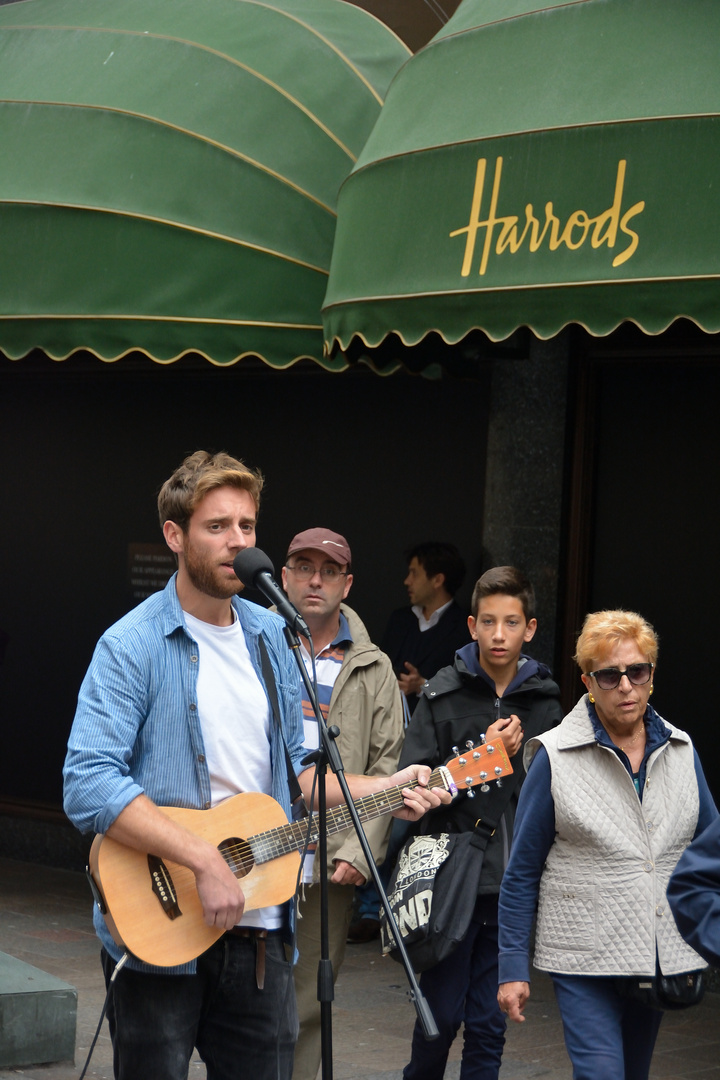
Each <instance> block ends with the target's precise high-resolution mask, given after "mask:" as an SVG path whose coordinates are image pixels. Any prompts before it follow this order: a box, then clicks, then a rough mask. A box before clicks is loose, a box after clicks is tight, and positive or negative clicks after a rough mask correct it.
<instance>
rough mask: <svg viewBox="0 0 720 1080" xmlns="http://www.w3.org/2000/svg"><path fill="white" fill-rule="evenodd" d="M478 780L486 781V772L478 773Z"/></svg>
mask: <svg viewBox="0 0 720 1080" xmlns="http://www.w3.org/2000/svg"><path fill="white" fill-rule="evenodd" d="M480 779H481V780H487V773H486V772H481V773H480Z"/></svg>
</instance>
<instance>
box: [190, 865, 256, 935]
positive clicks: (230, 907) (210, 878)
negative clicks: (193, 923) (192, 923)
mask: <svg viewBox="0 0 720 1080" xmlns="http://www.w3.org/2000/svg"><path fill="white" fill-rule="evenodd" d="M208 849H209V850H208V860H207V865H203V866H200V867H196V868H195V870H194V874H195V885H196V887H197V891H198V896H199V897H200V902H201V904H202V909H203V918H204V919H205V922H206V923H207V925H208V926H216V927H218V929H222V930H230V929H231V928H232V927H233V926H235V925H236V924H237V923H239V922H240V919H241V918H242V913H243V910H244V908H245V896H244V894H243V891H242V889H241V888H240V884H239V882H238V880H237V878H236V877H235V875H234V874H233V872H232V870H231V869H230V867H229V866H228V864H227V863H226V862H225V859H224V858H223V857H222V855H221V854H220V852H219V851H218V850H217V848H215V847H213V846H212V844H208Z"/></svg>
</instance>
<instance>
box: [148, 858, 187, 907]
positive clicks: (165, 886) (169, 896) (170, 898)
mask: <svg viewBox="0 0 720 1080" xmlns="http://www.w3.org/2000/svg"><path fill="white" fill-rule="evenodd" d="M147 861H148V869H149V870H150V880H151V881H152V891H153V892H154V893H155V895H156V896H157V898H158V900H159V901H160V907H161V908H162V909H163V911H164V912H165V914H166V915H167V917H168V919H177V917H178V915H182V911H181V910H180V905H179V904H178V900H177V893H176V892H175V886H174V884H173V879H172V877H171V875H170V872H169V871H168V868H167V866H166V865H165V863H164V862H163V861H162V859H159V858H158V857H157V855H148V857H147Z"/></svg>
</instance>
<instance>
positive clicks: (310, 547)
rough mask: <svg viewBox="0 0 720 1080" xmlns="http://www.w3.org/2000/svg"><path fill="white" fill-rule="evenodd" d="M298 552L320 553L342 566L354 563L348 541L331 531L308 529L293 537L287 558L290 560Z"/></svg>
mask: <svg viewBox="0 0 720 1080" xmlns="http://www.w3.org/2000/svg"><path fill="white" fill-rule="evenodd" d="M296 551H320V552H321V553H322V554H323V555H324V556H325V558H326V559H332V561H333V562H336V563H340V565H342V564H343V563H351V562H352V555H351V553H350V545H349V544H348V542H347V540H346V539H345V537H344V536H341V535H340V533H336V532H331V531H330V529H306V530H305V532H301V533H298V534H297V536H293V538H292V540H291V541H290V547H289V548H288V551H287V555H286V558H288V559H289V558H290V556H291V555H294V554H295V552H296Z"/></svg>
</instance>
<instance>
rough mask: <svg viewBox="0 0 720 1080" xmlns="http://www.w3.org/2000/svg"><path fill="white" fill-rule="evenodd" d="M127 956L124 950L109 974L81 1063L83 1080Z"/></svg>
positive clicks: (128, 954)
mask: <svg viewBox="0 0 720 1080" xmlns="http://www.w3.org/2000/svg"><path fill="white" fill-rule="evenodd" d="M129 958H130V953H129V952H124V953H123V955H122V956H121V957H120V959H119V960H118V962H117V964H116V965H115V970H114V971H113V973H112V975H111V976H110V981H109V982H108V988H107V993H106V995H105V1002H104V1004H103V1007H102V1012H101V1013H100V1019H99V1021H98V1026H97V1028H96V1030H95V1034H94V1036H93V1040H92V1042H91V1043H90V1049H89V1050H88V1055H87V1057H86V1059H85V1064H84V1065H83V1070H82V1072H81V1073H80V1077H79V1080H83V1078H84V1076H85V1074H86V1073H87V1071H88V1066H89V1065H90V1059H91V1057H92V1056H93V1053H94V1051H95V1045H96V1043H97V1041H98V1039H99V1037H100V1031H101V1029H102V1026H103V1020H104V1019H105V1014H106V1013H107V1008H108V1004H109V1003H110V994H111V993H112V989H113V984H114V983H115V979H116V978H117V976H118V974H119V972H120V971H121V969H122V968H124V967H125V964H126V963H127V961H128V960H129Z"/></svg>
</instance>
